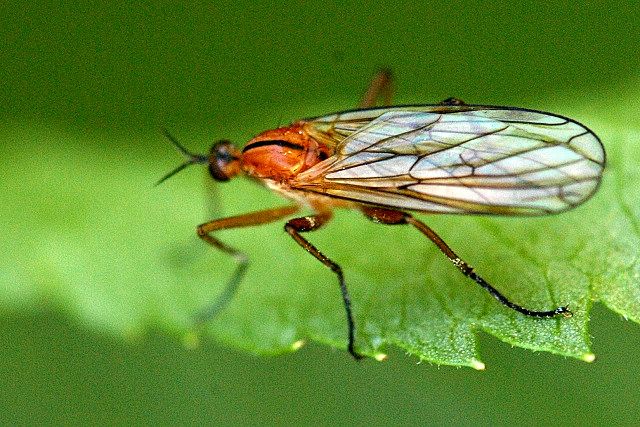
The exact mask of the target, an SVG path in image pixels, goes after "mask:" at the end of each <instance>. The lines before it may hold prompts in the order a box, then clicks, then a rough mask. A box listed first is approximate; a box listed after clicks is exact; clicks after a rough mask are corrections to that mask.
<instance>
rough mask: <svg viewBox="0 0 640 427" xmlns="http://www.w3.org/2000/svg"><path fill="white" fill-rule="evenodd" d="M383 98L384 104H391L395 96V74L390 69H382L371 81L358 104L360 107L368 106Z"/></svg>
mask: <svg viewBox="0 0 640 427" xmlns="http://www.w3.org/2000/svg"><path fill="white" fill-rule="evenodd" d="M380 97H381V98H382V100H383V104H382V105H384V106H389V105H391V100H392V98H393V74H392V73H391V70H389V69H382V70H380V71H378V72H377V73H376V75H375V76H374V77H373V79H372V80H371V83H369V88H368V89H367V91H366V92H365V93H364V96H363V97H362V99H361V100H360V103H359V104H358V108H368V107H373V106H375V105H376V101H377V100H378V98H380Z"/></svg>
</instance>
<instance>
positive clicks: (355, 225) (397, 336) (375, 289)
mask: <svg viewBox="0 0 640 427" xmlns="http://www.w3.org/2000/svg"><path fill="white" fill-rule="evenodd" d="M556 111H560V112H563V113H566V111H564V110H563V109H556ZM600 111H602V110H600ZM637 113H638V111H636V114H637ZM629 114H630V113H629ZM575 117H576V118H578V119H579V120H580V121H582V122H584V123H586V124H587V125H589V126H590V127H591V128H592V129H594V131H596V133H597V134H598V135H599V136H600V137H601V139H602V140H603V142H604V144H605V146H606V149H607V153H608V156H609V157H608V161H609V164H608V167H607V170H606V173H605V177H604V182H603V185H602V187H601V189H600V191H599V192H598V193H597V194H596V196H595V197H594V198H593V199H592V200H590V201H589V202H587V203H586V204H585V205H584V206H581V207H579V208H577V209H575V210H574V211H571V212H568V213H565V214H562V215H557V216H551V217H544V218H525V219H523V218H488V217H474V216H427V215H418V217H419V218H421V219H422V220H424V221H425V222H427V223H428V224H429V225H430V226H431V227H432V228H433V229H434V230H436V231H437V232H438V233H439V234H440V235H441V236H442V237H443V238H444V239H445V240H446V241H447V242H448V243H449V245H451V247H453V248H454V250H456V251H457V252H458V253H459V254H460V255H461V256H462V257H463V258H464V259H466V260H467V261H468V262H469V263H470V264H472V265H473V266H474V267H475V268H476V270H477V271H478V273H479V274H480V275H482V276H483V277H485V278H486V279H487V280H488V281H489V282H490V283H492V284H493V285H494V286H495V287H496V288H498V289H499V290H500V291H502V292H503V293H504V294H505V295H507V296H508V297H509V298H510V299H512V300H513V301H515V302H518V303H519V304H522V305H524V306H526V307H528V308H531V309H540V310H542V309H550V308H553V307H556V306H558V305H563V304H568V305H569V306H570V308H571V309H572V311H573V312H574V316H573V317H572V318H571V319H565V318H557V319H531V318H526V317H524V316H522V315H519V314H518V313H515V312H513V311H512V310H509V309H507V308H505V307H503V306H502V305H500V304H499V303H498V302H496V301H495V300H494V299H492V298H491V297H490V296H489V295H488V294H487V293H486V292H485V291H483V290H482V289H480V288H479V287H478V286H477V285H475V284H474V283H473V282H471V281H470V280H468V279H465V278H464V277H463V276H462V275H461V274H460V273H459V272H458V271H457V270H456V269H455V268H454V267H453V266H452V265H451V264H450V262H449V261H448V260H447V259H446V258H445V257H443V256H442V255H441V254H440V252H439V251H438V250H437V249H436V248H435V247H434V246H433V245H432V244H431V243H430V242H429V241H428V240H427V239H425V238H424V237H423V236H422V235H421V234H419V233H418V232H416V231H415V230H414V229H412V228H410V227H400V226H396V227H384V226H380V225H377V224H374V223H372V222H370V221H367V220H365V219H364V218H363V217H362V216H361V215H360V214H358V213H357V212H349V211H339V212H337V213H336V218H335V219H334V221H333V222H331V223H330V224H329V225H328V226H326V227H325V228H324V229H321V230H319V231H317V232H314V233H311V234H308V235H307V237H308V238H309V240H310V241H311V242H312V243H313V244H314V245H316V246H317V247H318V248H320V249H321V250H322V251H323V252H324V253H325V254H326V255H328V256H329V257H331V258H332V259H334V260H335V261H336V262H338V263H339V264H340V265H341V266H342V267H343V270H344V272H345V275H346V280H347V284H348V287H349V289H350V292H351V296H352V301H353V308H354V316H355V320H356V326H357V330H356V335H357V343H356V344H357V348H358V350H359V351H360V352H362V353H364V354H367V355H370V356H376V355H378V356H379V355H381V354H384V353H385V352H386V351H387V349H388V348H389V347H390V346H397V347H400V348H402V349H404V350H406V351H407V352H408V353H410V354H413V355H415V356H417V357H418V358H420V359H421V360H427V361H431V362H434V363H438V364H448V365H463V366H472V367H476V368H479V367H482V366H483V365H482V363H481V362H480V356H479V352H478V348H477V334H478V332H482V331H484V332H487V333H489V334H491V335H494V336H495V337H497V338H499V339H501V340H503V341H505V342H507V343H509V344H512V345H515V346H520V347H525V348H529V349H532V350H541V351H549V352H553V353H556V354H560V355H566V356H571V357H576V358H581V359H584V360H591V359H592V355H591V351H590V338H589V330H588V322H589V315H590V311H591V308H592V305H593V302H595V301H601V302H602V303H603V304H604V305H606V306H607V307H609V308H610V309H612V310H614V311H616V312H617V313H619V314H621V315H622V316H624V317H626V318H628V319H631V320H633V321H634V322H638V321H640V290H639V286H638V284H639V279H640V263H639V262H638V259H639V256H640V192H639V191H638V190H637V189H638V188H639V187H640V172H639V170H638V168H637V166H636V162H637V159H639V158H640V144H638V141H640V129H639V128H633V127H630V126H629V124H628V123H627V122H623V121H622V120H619V119H616V118H614V117H613V116H612V117H611V118H610V120H609V121H607V117H603V116H602V115H601V114H600V113H595V112H594V110H591V111H589V112H587V113H584V114H577V115H575ZM629 117H632V115H630V116H629ZM633 123H635V122H633ZM0 137H1V138H2V140H3V141H4V143H3V144H2V148H0V150H1V151H0V155H1V156H2V158H3V164H4V165H3V174H4V176H3V179H2V182H1V184H0V185H1V186H2V192H1V193H0V217H1V218H2V224H3V226H4V227H3V228H4V230H3V236H4V242H3V244H2V245H1V246H0V251H1V255H2V257H1V258H0V259H1V260H2V261H1V262H2V265H0V275H1V276H0V280H1V282H2V284H3V286H2V287H0V307H1V308H2V309H4V310H14V311H15V310H30V309H34V308H37V307H39V306H42V305H54V306H57V307H59V309H60V310H63V311H65V312H67V313H69V314H70V315H71V316H72V317H73V318H75V319H77V321H78V322H81V323H84V324H86V326H87V327H90V328H94V329H102V330H104V331H108V332H109V333H112V334H115V335H118V336H127V337H131V336H138V335H140V334H143V333H144V331H146V330H148V329H149V328H161V329H164V330H166V331H170V333H173V334H176V335H177V336H184V335H185V334H188V332H189V331H190V330H191V327H192V316H193V314H195V313H197V312H198V311H199V310H201V309H202V308H203V307H205V306H206V305H207V304H209V303H211V302H212V301H214V300H215V298H216V296H217V295H218V294H219V293H220V292H221V291H222V290H223V288H224V284H225V282H226V280H227V279H228V278H229V276H230V275H231V273H232V271H233V268H234V267H235V265H234V263H233V260H231V259H229V258H228V257H226V256H225V255H224V254H221V253H218V252H216V251H214V250H212V249H211V248H210V247H208V246H207V245H205V244H203V243H202V242H200V241H199V239H198V238H197V237H196V235H195V226H196V225H197V224H199V223H201V222H204V221H206V220H208V219H211V218H214V217H219V216H222V215H232V214H238V213H243V212H249V211H255V210H259V209H262V208H267V207H274V206H278V205H284V204H285V202H284V201H283V200H281V199H280V198H278V197H277V196H275V195H272V194H270V193H269V192H268V191H267V190H266V189H264V188H261V187H259V186H257V185H256V184H255V183H252V182H249V181H248V180H237V181H232V182H230V183H228V184H224V185H219V186H217V185H216V186H213V188H212V186H211V185H209V184H203V180H206V179H207V177H206V176H205V174H204V172H203V171H202V170H200V171H196V169H197V168H196V167H193V168H192V169H194V170H188V171H187V172H182V173H181V174H179V175H178V176H176V177H175V178H172V179H171V180H170V181H168V182H167V183H166V184H163V185H162V186H160V187H157V188H154V187H153V183H154V182H155V181H156V180H157V179H158V178H159V177H161V176H162V175H163V174H164V173H166V172H167V171H168V170H170V169H171V168H172V167H174V166H175V165H176V164H177V163H178V162H179V161H180V159H179V157H178V156H177V155H176V154H175V153H174V152H173V151H171V148H170V147H169V145H168V143H166V141H163V140H162V137H161V135H159V134H158V135H155V134H154V135H148V136H146V140H141V139H140V138H135V142H133V141H134V138H130V137H127V138H124V137H121V138H115V137H114V136H107V135H94V136H86V135H79V134H74V133H68V132H65V131H62V130H59V129H32V128H29V127H24V128H20V127H15V128H8V127H5V128H4V129H2V130H0ZM180 140H181V141H182V142H183V143H185V144H186V145H187V146H189V147H190V148H192V149H197V148H200V149H202V150H204V149H205V147H203V146H202V144H199V143H198V144H196V143H194V142H192V141H198V139H196V138H192V139H190V138H187V137H185V136H184V135H180ZM196 146H198V147H196ZM205 182H206V181H205ZM213 204H215V205H216V206H220V207H222V209H221V210H217V209H213V208H212V207H211V206H212V205H213ZM219 236H220V237H221V238H222V239H223V240H224V241H226V242H228V243H230V244H232V245H233V246H235V247H237V248H239V249H241V250H242V251H245V252H246V253H247V254H248V255H249V256H250V259H251V261H252V262H251V265H250V268H249V270H248V273H247V276H246V278H245V280H244V281H243V283H242V285H241V286H240V289H239V291H238V294H237V295H236V297H235V298H234V299H233V301H232V302H231V303H230V304H229V306H228V307H227V308H226V309H225V310H224V311H222V312H221V313H220V315H219V316H218V317H217V318H215V319H214V320H212V321H211V322H210V324H208V325H207V328H206V333H207V335H208V336H210V337H213V338H214V339H215V340H217V341H219V342H223V343H226V344H228V345H229V346H232V347H235V348H241V349H245V350H247V351H250V352H255V353H260V354H278V353H282V352H287V351H293V350H294V349H295V348H297V347H298V345H299V340H312V341H317V342H320V343H324V344H327V345H329V346H333V347H337V348H340V349H344V348H345V347H346V332H347V331H346V322H345V317H344V309H343V306H342V302H341V298H340V293H339V289H338V284H337V282H336V278H335V277H334V275H333V274H332V273H331V272H330V271H329V270H328V269H326V268H325V267H323V266H322V265H321V264H320V263H318V262H317V261H316V260H315V259H313V258H312V257H311V256H310V255H308V254H307V253H305V252H304V251H303V250H302V249H300V248H299V247H298V246H297V245H296V244H295V243H294V242H293V241H292V240H291V239H290V238H289V237H288V236H287V235H286V234H285V233H284V232H283V230H282V223H277V224H271V225H266V226H260V227H254V228H247V229H240V230H231V231H223V232H220V233H219ZM346 358H347V355H346V354H345V360H346Z"/></svg>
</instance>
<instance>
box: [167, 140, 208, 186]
mask: <svg viewBox="0 0 640 427" xmlns="http://www.w3.org/2000/svg"><path fill="white" fill-rule="evenodd" d="M160 131H161V132H162V134H163V135H164V136H165V137H166V138H167V139H168V140H169V141H171V143H172V144H173V145H174V147H176V148H177V149H178V151H179V152H180V154H182V155H183V156H184V157H185V158H186V159H187V160H186V161H185V162H184V163H182V164H181V165H180V166H178V167H177V168H175V169H174V170H172V171H171V172H169V173H168V174H166V175H165V176H163V177H162V178H160V180H158V182H156V185H160V184H162V183H163V182H165V181H166V180H168V179H169V178H171V177H172V176H174V175H175V174H177V173H178V172H180V171H181V170H183V169H184V168H186V167H187V166H189V165H195V164H206V163H208V162H209V157H208V156H206V155H204V154H194V153H191V152H190V151H189V150H187V149H186V148H185V147H184V146H183V145H182V144H180V143H179V142H178V140H177V139H175V138H174V137H173V135H171V134H170V133H169V131H168V130H167V129H165V128H161V129H160Z"/></svg>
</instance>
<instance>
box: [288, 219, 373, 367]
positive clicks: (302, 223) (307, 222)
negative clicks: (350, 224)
mask: <svg viewBox="0 0 640 427" xmlns="http://www.w3.org/2000/svg"><path fill="white" fill-rule="evenodd" d="M330 219H331V212H322V213H319V214H317V215H313V216H306V217H302V218H294V219H292V220H289V221H288V222H287V223H286V224H285V226H284V229H285V231H286V232H287V233H289V235H290V236H291V237H292V238H293V240H295V241H296V243H297V244H299V245H300V246H302V247H303V248H304V249H305V250H306V251H307V252H309V253H310V254H311V255H313V256H314V257H316V259H318V260H319V261H320V262H321V263H323V264H324V265H325V266H327V267H329V268H330V269H331V271H333V272H334V273H335V274H336V276H338V282H339V284H340V292H341V293H342V301H343V302H344V309H345V311H346V313H347V327H348V330H349V332H348V333H349V343H348V346H347V350H348V351H349V354H351V356H353V358H354V359H356V360H358V359H362V355H360V354H358V353H357V352H356V351H355V328H354V322H353V314H352V313H351V297H350V296H349V291H348V290H347V285H346V284H345V282H344V275H343V274H342V268H340V266H339V265H338V264H336V263H335V262H333V261H332V260H330V259H329V258H327V257H326V256H325V255H324V254H323V253H322V252H320V251H319V250H318V249H317V248H316V247H315V246H313V245H312V244H311V243H309V241H308V240H307V239H305V238H304V237H302V236H301V235H300V233H303V232H307V231H314V230H317V229H318V228H320V227H321V226H322V225H324V224H326V223H327V222H328V221H329V220H330Z"/></svg>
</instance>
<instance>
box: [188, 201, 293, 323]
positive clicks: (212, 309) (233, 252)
mask: <svg viewBox="0 0 640 427" xmlns="http://www.w3.org/2000/svg"><path fill="white" fill-rule="evenodd" d="M298 209H299V208H298V206H284V207H281V208H275V209H268V210H264V211H260V212H252V213H248V214H244V215H238V216H233V217H229V218H221V219H216V220H213V221H210V222H207V223H204V224H201V225H199V226H198V229H197V233H198V237H200V238H201V239H202V240H204V241H205V242H207V243H208V244H210V245H211V246H213V247H215V248H217V249H219V250H221V251H222V252H224V253H226V254H228V255H230V256H231V257H233V259H234V260H235V261H236V262H237V264H238V265H237V267H236V269H235V270H234V272H233V275H232V276H231V279H230V280H229V282H227V285H226V286H225V288H224V290H223V291H222V293H221V294H220V295H219V296H218V298H217V299H216V300H215V301H214V302H213V304H211V305H209V306H208V307H206V308H205V309H204V310H202V311H201V312H200V313H198V314H197V315H196V318H195V321H196V325H198V326H199V325H202V324H204V323H206V322H207V321H209V320H211V319H213V318H214V317H215V316H216V315H217V314H218V313H219V312H220V310H222V309H223V308H224V307H225V306H226V305H227V304H228V303H229V301H231V299H232V298H233V296H234V295H235V293H236V291H237V290H238V285H239V284H240V282H241V281H242V277H243V276H244V274H245V272H246V270H247V267H248V265H249V259H248V258H247V256H246V255H245V254H244V253H242V252H240V251H238V250H237V249H235V248H232V247H231V246H229V245H227V244H226V243H223V242H222V241H220V239H218V238H216V237H214V236H212V235H211V233H212V232H214V231H217V230H225V229H230V228H239V227H249V226H252V225H260V224H267V223H269V222H273V221H277V220H279V219H282V218H284V217H286V216H290V215H293V214H294V213H295V212H297V211H298Z"/></svg>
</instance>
